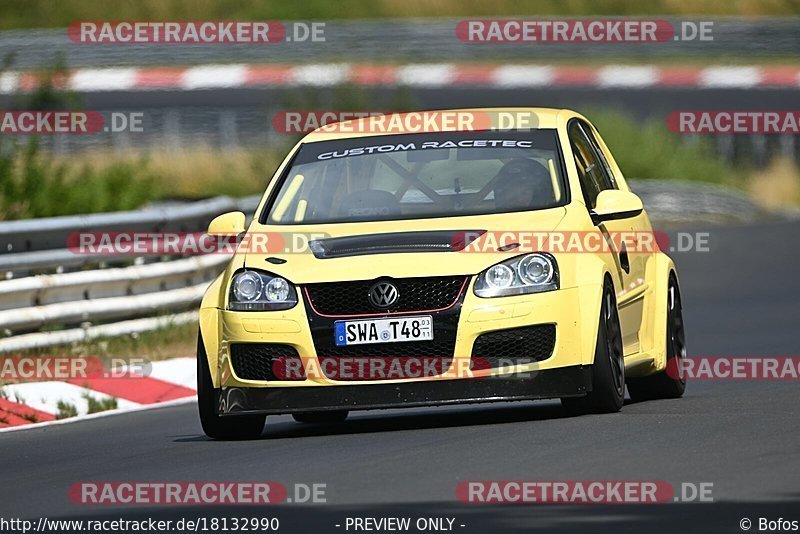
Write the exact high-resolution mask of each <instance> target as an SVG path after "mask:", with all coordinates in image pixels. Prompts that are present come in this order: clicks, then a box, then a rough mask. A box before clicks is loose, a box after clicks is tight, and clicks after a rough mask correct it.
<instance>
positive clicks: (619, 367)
mask: <svg viewBox="0 0 800 534" xmlns="http://www.w3.org/2000/svg"><path fill="white" fill-rule="evenodd" d="M624 400H625V362H624V360H623V352H622V331H621V329H620V325H619V313H618V311H617V301H616V298H615V296H614V288H613V286H612V285H611V284H610V283H608V282H607V283H606V284H605V287H604V288H603V303H602V305H601V307H600V322H599V326H598V328H597V344H596V346H595V351H594V363H593V365H592V391H591V392H589V393H588V394H587V395H585V396H583V397H564V398H562V399H561V405H562V406H563V407H564V408H565V409H566V410H567V411H568V412H570V413H572V414H584V413H615V412H618V411H620V409H622V403H623V401H624Z"/></svg>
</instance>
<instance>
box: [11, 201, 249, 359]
mask: <svg viewBox="0 0 800 534" xmlns="http://www.w3.org/2000/svg"><path fill="white" fill-rule="evenodd" d="M257 204H258V197H247V198H244V199H238V200H237V199H232V198H228V197H218V198H213V199H209V200H204V201H199V202H194V203H191V204H188V205H184V204H170V205H161V206H158V207H151V208H147V209H142V210H138V211H128V212H117V213H107V214H97V215H81V216H75V217H54V218H48V219H37V220H26V221H9V222H3V223H0V247H1V248H0V250H2V251H3V252H2V253H0V272H5V278H6V280H0V352H4V351H9V350H24V349H28V348H34V347H42V346H48V345H54V344H61V343H72V342H76V341H81V340H86V339H92V338H94V337H102V336H107V335H121V334H125V333H134V332H140V331H145V330H150V329H154V328H160V327H162V326H164V325H166V324H173V323H185V322H187V321H191V320H196V313H194V312H186V311H185V310H188V309H190V308H191V307H193V306H195V305H197V303H198V302H199V301H200V299H201V298H202V295H203V292H204V291H205V289H206V287H207V286H208V283H209V281H211V280H213V279H214V277H216V276H217V274H219V272H220V271H221V270H222V268H223V266H224V264H225V263H226V261H227V260H228V259H229V256H227V255H224V254H211V255H206V256H196V257H190V258H179V259H174V258H171V257H166V258H165V257H162V256H158V257H156V256H155V255H143V256H137V257H136V258H133V257H131V256H127V255H126V256H124V257H122V256H119V255H100V256H97V255H79V254H75V253H73V252H72V251H70V250H69V249H67V248H66V243H67V239H68V238H69V236H70V235H71V234H73V233H76V232H81V231H91V232H98V231H104V232H105V231H107V232H114V231H125V232H145V233H155V232H196V231H200V230H204V229H205V228H206V227H207V225H208V223H209V222H210V221H211V219H212V218H214V217H215V216H217V215H219V214H220V213H223V212H226V211H234V210H239V211H244V212H245V213H252V212H254V211H255V208H256V206H257ZM153 259H157V260H162V259H164V260H167V261H158V262H153V263H143V262H144V261H151V260H153ZM105 262H109V263H110V262H124V263H131V262H134V265H129V266H124V267H113V268H104V264H105ZM90 264H100V267H101V268H98V269H92V270H84V271H75V272H61V271H64V270H65V269H69V268H74V267H84V266H86V265H90ZM42 270H44V271H48V273H47V274H33V275H30V276H25V275H27V274H30V273H34V272H37V271H42ZM53 272H55V274H52V273H53ZM20 275H22V276H20ZM169 313H172V314H175V315H170V316H165V314H169ZM147 316H159V317H147ZM119 320H122V321H121V322H117V323H111V324H109V323H108V322H109V321H119ZM97 323H100V324H97ZM54 325H63V326H65V327H69V326H74V325H81V326H80V327H78V328H66V329H63V330H54V331H50V332H36V330H38V329H41V328H42V327H45V326H47V327H51V326H54ZM3 335H4V336H6V337H4V338H2V336H3Z"/></svg>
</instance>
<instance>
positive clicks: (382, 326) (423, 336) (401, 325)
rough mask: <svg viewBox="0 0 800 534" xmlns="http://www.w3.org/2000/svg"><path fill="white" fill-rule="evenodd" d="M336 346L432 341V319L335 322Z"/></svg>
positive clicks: (419, 317)
mask: <svg viewBox="0 0 800 534" xmlns="http://www.w3.org/2000/svg"><path fill="white" fill-rule="evenodd" d="M333 336H334V338H333V339H334V342H335V343H336V345H337V346H339V347H341V346H344V345H363V344H365V343H397V342H401V341H426V340H431V339H433V317H431V316H430V315H420V316H417V317H396V318H388V319H364V320H358V321H336V323H334V329H333Z"/></svg>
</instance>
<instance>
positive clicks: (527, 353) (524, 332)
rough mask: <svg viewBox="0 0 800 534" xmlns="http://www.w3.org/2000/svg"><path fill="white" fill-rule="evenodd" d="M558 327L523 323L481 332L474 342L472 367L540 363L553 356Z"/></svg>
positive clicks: (484, 367) (487, 367) (482, 367)
mask: <svg viewBox="0 0 800 534" xmlns="http://www.w3.org/2000/svg"><path fill="white" fill-rule="evenodd" d="M555 345H556V327H555V325H552V324H540V325H535V326H523V327H521V328H509V329H507V330H497V331H495V332H488V333H486V334H481V335H479V336H478V338H477V339H476V340H475V343H474V344H473V345H472V366H473V369H494V368H497V367H507V366H510V365H519V364H523V363H530V362H539V361H542V360H546V359H547V358H549V357H550V356H552V355H553V350H554V349H555Z"/></svg>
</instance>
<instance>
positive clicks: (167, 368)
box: [0, 358, 197, 432]
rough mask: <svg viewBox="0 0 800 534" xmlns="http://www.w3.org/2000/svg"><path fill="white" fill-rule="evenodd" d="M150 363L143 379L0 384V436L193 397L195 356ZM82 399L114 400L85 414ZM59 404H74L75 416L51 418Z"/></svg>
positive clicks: (195, 392)
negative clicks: (112, 407)
mask: <svg viewBox="0 0 800 534" xmlns="http://www.w3.org/2000/svg"><path fill="white" fill-rule="evenodd" d="M150 365H151V372H150V374H149V375H148V376H146V377H126V378H101V377H98V378H80V379H74V380H73V379H70V380H67V381H48V382H22V383H18V384H9V385H6V386H3V387H2V388H0V391H2V395H1V396H0V432H4V431H9V430H16V429H19V428H25V427H27V428H30V427H31V426H44V425H50V424H62V423H67V422H71V421H76V420H81V419H86V418H90V417H100V416H105V415H110V414H114V413H121V412H130V411H137V410H143V409H148V408H151V407H154V406H163V405H164V404H180V403H184V402H192V401H193V400H194V398H195V396H196V394H197V386H196V372H197V371H196V369H197V365H196V360H195V358H174V359H171V360H164V361H158V362H153V363H152V364H150ZM87 396H91V397H92V398H94V399H95V400H97V401H103V400H106V399H112V398H113V399H116V400H117V408H116V409H115V410H109V411H105V412H98V413H95V414H88V411H89V406H88V401H87V399H86V397H87ZM59 402H64V403H67V404H70V405H72V406H74V407H75V408H76V409H77V412H78V416H77V417H70V418H65V419H57V418H56V416H57V414H58V412H59V409H58V403H59Z"/></svg>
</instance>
